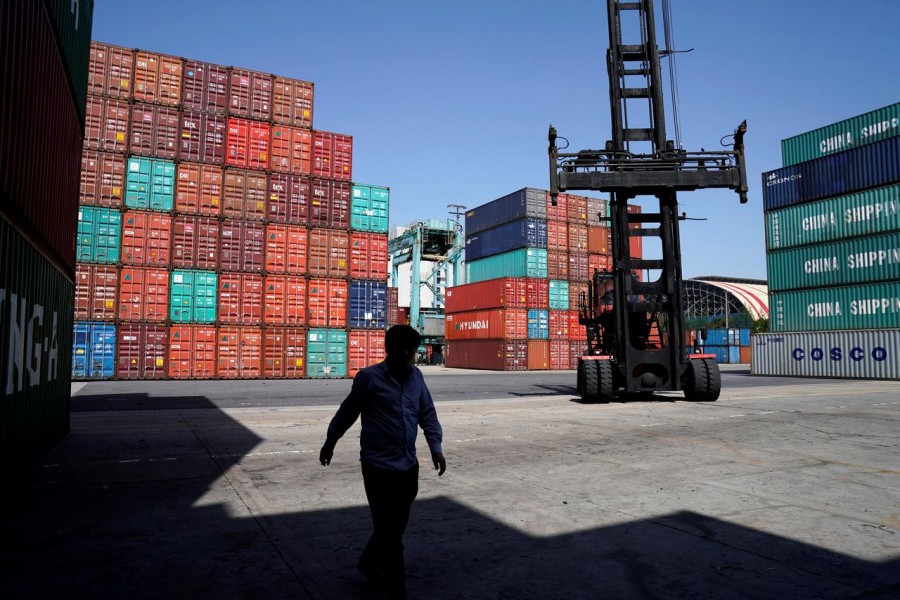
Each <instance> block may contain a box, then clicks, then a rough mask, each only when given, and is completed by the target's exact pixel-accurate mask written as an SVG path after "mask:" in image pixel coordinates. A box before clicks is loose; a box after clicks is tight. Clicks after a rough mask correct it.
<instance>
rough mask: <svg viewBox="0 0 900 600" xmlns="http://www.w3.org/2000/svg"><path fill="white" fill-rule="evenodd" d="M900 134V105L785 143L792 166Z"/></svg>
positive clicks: (784, 150) (785, 160)
mask: <svg viewBox="0 0 900 600" xmlns="http://www.w3.org/2000/svg"><path fill="white" fill-rule="evenodd" d="M897 135H900V102H898V103H896V104H891V105H890V106H885V107H883V108H879V109H876V110H873V111H870V112H867V113H865V114H862V115H858V116H856V117H852V118H850V119H845V120H843V121H840V122H838V123H832V124H831V125H826V126H825V127H820V128H818V129H814V130H813V131H807V132H806V133H801V134H800V135H795V136H793V137H789V138H787V139H784V140H781V161H782V162H781V164H782V166H785V167H788V166H791V165H795V164H797V163H801V162H805V161H808V160H814V159H816V158H821V157H823V156H826V155H828V154H834V153H836V152H842V151H844V150H849V149H851V148H856V147H857V146H862V145H865V144H871V143H873V142H877V141H880V140H883V139H885V138H889V137H894V136H897Z"/></svg>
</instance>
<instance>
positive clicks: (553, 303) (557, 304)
mask: <svg viewBox="0 0 900 600" xmlns="http://www.w3.org/2000/svg"><path fill="white" fill-rule="evenodd" d="M548 288H549V290H550V310H569V282H568V281H561V280H559V279H551V280H550V283H549V285H548Z"/></svg>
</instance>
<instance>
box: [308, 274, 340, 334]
mask: <svg viewBox="0 0 900 600" xmlns="http://www.w3.org/2000/svg"><path fill="white" fill-rule="evenodd" d="M347 287H348V285H347V281H346V280H341V279H319V278H314V279H310V280H309V295H308V302H307V305H308V306H309V311H308V318H307V323H308V324H309V326H310V327H346V326H347Z"/></svg>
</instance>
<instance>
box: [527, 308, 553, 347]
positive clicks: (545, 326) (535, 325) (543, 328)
mask: <svg viewBox="0 0 900 600" xmlns="http://www.w3.org/2000/svg"><path fill="white" fill-rule="evenodd" d="M549 338H550V312H549V311H547V310H544V309H540V308H532V309H529V310H528V339H530V340H546V339H549Z"/></svg>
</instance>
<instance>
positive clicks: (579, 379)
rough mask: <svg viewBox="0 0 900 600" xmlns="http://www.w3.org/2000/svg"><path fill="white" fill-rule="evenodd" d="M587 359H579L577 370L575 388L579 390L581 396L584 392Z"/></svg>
mask: <svg viewBox="0 0 900 600" xmlns="http://www.w3.org/2000/svg"><path fill="white" fill-rule="evenodd" d="M585 362H586V361H585V360H584V359H583V358H579V359H578V370H577V371H576V372H575V390H576V391H577V392H578V395H579V396H581V395H582V394H584V363H585Z"/></svg>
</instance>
